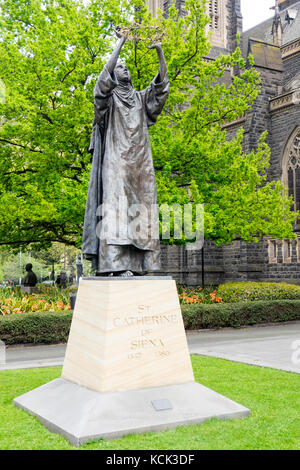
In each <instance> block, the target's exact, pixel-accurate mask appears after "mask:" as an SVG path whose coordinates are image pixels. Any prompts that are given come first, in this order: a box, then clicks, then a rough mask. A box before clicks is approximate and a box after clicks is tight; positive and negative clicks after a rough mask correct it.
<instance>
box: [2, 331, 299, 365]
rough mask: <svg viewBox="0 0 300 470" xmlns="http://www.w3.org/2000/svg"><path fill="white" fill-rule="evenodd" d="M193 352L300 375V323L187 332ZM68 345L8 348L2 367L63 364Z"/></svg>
mask: <svg viewBox="0 0 300 470" xmlns="http://www.w3.org/2000/svg"><path fill="white" fill-rule="evenodd" d="M187 339H188V344H189V349H190V352H191V354H200V355H203V356H214V357H220V358H224V359H229V360H231V361H236V362H244V363H246V364H254V365H258V366H265V367H273V368H275V369H282V370H286V371H291V372H297V373H299V374H300V361H299V360H300V353H299V354H295V356H296V359H297V358H298V362H299V364H297V363H296V362H297V361H294V363H293V361H292V355H293V353H295V351H294V350H293V349H292V345H293V344H295V346H296V343H295V341H298V346H297V347H298V349H299V350H300V322H293V323H285V324H281V325H276V326H264V327H252V328H243V329H231V328H228V329H224V330H218V331H200V332H188V333H187ZM65 349H66V346H65V345H63V344H58V345H51V346H18V347H9V348H7V351H6V364H4V365H1V364H0V370H1V369H26V368H33V367H47V366H48V367H49V366H60V365H62V364H63V360H64V354H65Z"/></svg>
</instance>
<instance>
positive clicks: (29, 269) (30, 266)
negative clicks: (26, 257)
mask: <svg viewBox="0 0 300 470" xmlns="http://www.w3.org/2000/svg"><path fill="white" fill-rule="evenodd" d="M25 269H26V271H27V272H29V271H31V270H32V264H31V263H28V264H26V266H25Z"/></svg>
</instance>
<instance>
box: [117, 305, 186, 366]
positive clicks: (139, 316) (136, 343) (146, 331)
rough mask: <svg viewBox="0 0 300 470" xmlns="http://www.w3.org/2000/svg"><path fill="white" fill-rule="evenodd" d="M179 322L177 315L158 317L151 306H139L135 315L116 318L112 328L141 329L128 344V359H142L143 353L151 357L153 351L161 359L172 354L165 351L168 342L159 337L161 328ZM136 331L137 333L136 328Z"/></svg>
mask: <svg viewBox="0 0 300 470" xmlns="http://www.w3.org/2000/svg"><path fill="white" fill-rule="evenodd" d="M178 321H179V319H178V316H177V314H174V313H170V314H163V315H157V314H155V312H153V309H152V307H151V305H138V306H137V307H136V312H135V313H134V314H133V315H130V316H127V317H124V318H122V317H121V316H119V317H117V316H116V317H114V318H113V320H112V326H113V327H114V328H124V327H125V328H126V327H141V329H140V332H139V334H137V335H136V334H135V335H134V336H135V337H134V338H133V339H132V340H131V341H130V343H129V344H128V355H127V358H128V359H130V360H134V359H141V358H142V357H143V352H145V354H147V355H149V352H151V350H152V351H153V354H154V356H155V357H156V358H157V359H159V358H164V357H167V356H169V355H170V354H171V353H170V351H168V350H166V349H165V347H166V340H165V339H164V338H161V337H160V336H158V335H159V333H160V328H159V327H160V326H165V325H168V324H174V323H178ZM134 331H135V332H136V328H135V329H134ZM155 334H156V335H157V336H156V335H155ZM153 336H154V337H153Z"/></svg>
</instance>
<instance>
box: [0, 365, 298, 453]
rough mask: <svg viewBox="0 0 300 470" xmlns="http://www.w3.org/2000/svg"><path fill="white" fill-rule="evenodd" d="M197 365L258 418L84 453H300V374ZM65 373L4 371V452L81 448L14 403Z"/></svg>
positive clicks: (199, 376) (203, 377) (0, 437)
mask: <svg viewBox="0 0 300 470" xmlns="http://www.w3.org/2000/svg"><path fill="white" fill-rule="evenodd" d="M192 362H193V368H194V373H195V379H196V380H197V381H198V382H201V383H202V384H203V385H206V386H208V387H210V388H212V389H213V390H215V391H217V392H219V393H221V394H223V395H225V396H227V397H228V398H231V399H232V400H235V401H237V402H238V403H241V404H242V405H244V406H246V407H248V408H250V410H251V412H252V416H251V417H249V418H244V419H241V420H232V421H217V420H216V419H213V420H210V421H207V422H205V423H203V424H200V425H194V426H188V427H180V428H177V429H174V430H171V431H164V432H161V433H150V434H139V435H130V436H126V437H124V438H122V439H119V440H114V441H104V440H98V441H96V442H92V443H88V444H86V445H85V446H83V447H82V449H89V450H92V449H98V450H118V449H119V450H121V449H122V450H137V449H151V450H164V449H173V450H174V449H176V450H196V449H252V450H253V449H296V450H299V449H300V425H299V423H300V393H299V390H300V375H298V374H294V373H289V372H283V371H279V370H274V369H269V368H260V367H254V366H248V365H244V364H237V363H233V362H230V361H227V360H223V359H215V358H206V357H198V356H194V357H192ZM60 372H61V368H60V367H53V368H41V369H31V370H10V371H2V372H0V391H1V393H0V449H1V450H4V449H75V448H74V447H72V446H71V445H70V444H69V443H68V442H67V441H66V440H65V439H64V438H63V437H61V436H59V435H57V434H52V433H50V432H49V431H47V429H46V428H45V427H44V426H43V425H42V424H40V423H39V421H38V420H37V419H35V418H34V417H32V416H31V415H29V414H28V413H26V412H25V411H23V410H20V409H17V408H15V406H14V405H13V404H12V400H13V398H15V397H17V396H19V395H21V394H23V393H25V392H27V391H29V390H32V389H33V388H35V387H38V386H40V385H42V384H44V383H46V382H49V381H50V380H53V379H54V378H56V377H59V376H60Z"/></svg>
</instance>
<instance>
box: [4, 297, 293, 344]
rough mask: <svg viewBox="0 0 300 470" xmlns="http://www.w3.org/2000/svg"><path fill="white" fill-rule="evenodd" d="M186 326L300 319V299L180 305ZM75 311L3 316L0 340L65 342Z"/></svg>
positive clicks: (210, 326) (211, 326)
mask: <svg viewBox="0 0 300 470" xmlns="http://www.w3.org/2000/svg"><path fill="white" fill-rule="evenodd" d="M181 310H182V316H183V321H184V325H185V328H186V329H188V330H199V329H209V328H213V329H215V328H225V327H233V328H238V327H241V326H249V325H255V324H263V323H279V322H287V321H295V320H300V300H272V301H253V302H248V303H247V302H239V303H231V304H225V303H224V304H212V305H209V304H201V303H199V304H195V305H181ZM71 320H72V311H70V310H69V311H56V312H35V313H20V314H16V315H5V316H0V339H1V340H2V341H4V342H5V344H7V345H9V344H28V343H33V344H41V343H43V344H51V343H60V342H66V341H67V340H68V335H69V329H70V325H71Z"/></svg>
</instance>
